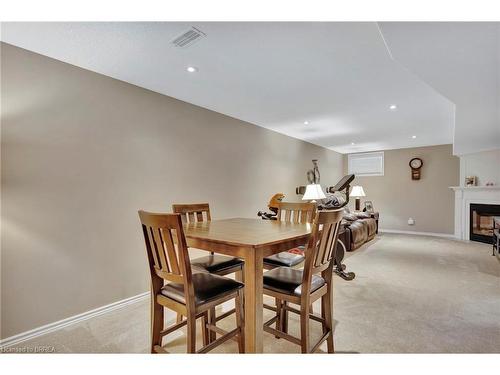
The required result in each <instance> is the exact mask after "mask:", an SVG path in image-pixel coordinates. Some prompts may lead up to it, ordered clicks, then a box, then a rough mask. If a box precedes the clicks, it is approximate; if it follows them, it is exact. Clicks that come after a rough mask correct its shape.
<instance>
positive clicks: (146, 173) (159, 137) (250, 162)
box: [1, 44, 382, 338]
mask: <svg viewBox="0 0 500 375" xmlns="http://www.w3.org/2000/svg"><path fill="white" fill-rule="evenodd" d="M1 53H2V56H1V63H2V71H1V72H2V91H1V94H2V103H1V104H2V113H1V116H2V117H1V120H2V143H1V146H2V149H1V157H2V160H1V167H2V175H1V177H2V186H1V188H2V190H1V198H2V206H3V207H2V232H1V234H2V239H1V241H2V242H1V245H2V254H1V256H2V259H1V260H2V263H1V267H2V268H1V273H2V274H1V281H2V284H1V288H2V289H1V313H2V317H1V337H2V338H5V337H9V336H12V335H14V334H17V333H20V332H23V331H26V330H29V329H32V328H35V327H38V326H41V325H44V324H47V323H50V322H54V321H56V320H59V319H63V318H66V317H69V316H72V315H74V314H78V313H82V312H84V311H87V310H89V309H93V308H96V307H99V306H102V305H105V304H108V303H111V302H114V301H117V300H120V299H123V298H126V297H130V296H133V295H136V294H139V293H141V292H144V291H146V290H147V289H148V287H149V279H148V277H149V276H148V273H147V272H148V270H147V265H146V255H145V249H144V245H143V240H142V238H141V231H140V227H139V220H138V216H137V210H138V209H146V210H152V211H169V210H170V205H171V204H172V203H173V202H202V201H206V202H210V204H211V207H212V210H213V215H212V216H213V217H214V218H215V219H217V218H226V217H238V216H239V217H256V212H257V211H258V210H259V209H264V208H266V204H267V201H268V199H269V197H270V196H271V195H272V194H273V193H275V192H283V193H285V194H286V195H287V198H288V200H296V197H295V196H294V193H293V192H294V188H295V186H297V185H299V184H304V183H305V182H306V178H305V172H306V171H307V170H308V169H309V168H310V167H311V159H313V158H318V159H319V160H320V169H321V173H322V182H323V183H324V184H328V183H335V182H336V181H337V180H338V179H339V178H340V177H341V175H342V172H343V170H342V169H343V164H342V160H343V158H342V155H340V154H338V153H335V152H333V151H329V150H326V149H324V148H321V147H317V146H314V145H312V144H309V143H306V142H302V141H299V140H296V139H293V138H289V137H286V136H283V135H280V134H278V133H274V132H272V131H268V130H265V129H263V128H260V127H257V126H254V125H251V124H248V123H245V122H242V121H239V120H236V119H234V118H230V117H227V116H224V115H221V114H219V113H215V112H212V111H209V110H206V109H203V108H200V107H196V106H193V105H191V104H188V103H185V102H181V101H178V100H175V99H173V98H170V97H166V96H163V95H160V94H157V93H154V92H151V91H147V90H144V89H141V88H139V87H135V86H133V85H130V84H127V83H124V82H121V81H117V80H114V79H111V78H108V77H105V76H102V75H99V74H95V73H92V72H89V71H86V70H84V69H80V68H77V67H74V66H71V65H68V64H65V63H62V62H59V61H56V60H52V59H49V58H47V57H44V56H41V55H37V54H34V53H31V52H28V51H25V50H22V49H19V48H16V47H13V46H10V45H7V44H2V45H1ZM367 190H368V191H370V188H368V189H367ZM374 201H375V204H376V205H377V206H378V205H379V204H380V203H379V202H378V201H377V200H376V199H375V198H374ZM380 206H381V205H380ZM380 208H382V207H380Z"/></svg>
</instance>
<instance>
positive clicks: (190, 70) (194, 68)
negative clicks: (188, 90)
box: [186, 66, 198, 73]
mask: <svg viewBox="0 0 500 375" xmlns="http://www.w3.org/2000/svg"><path fill="white" fill-rule="evenodd" d="M186 70H187V71H188V72H189V73H194V72H197V71H198V68H197V67H195V66H188V67H187V68H186Z"/></svg>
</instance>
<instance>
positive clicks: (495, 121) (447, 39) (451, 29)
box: [380, 22, 500, 154]
mask: <svg viewBox="0 0 500 375" xmlns="http://www.w3.org/2000/svg"><path fill="white" fill-rule="evenodd" d="M380 29H381V31H382V34H383V35H384V39H385V40H386V42H387V44H388V46H389V49H390V52H391V53H392V55H393V57H394V59H396V60H397V61H399V62H400V63H401V64H403V65H404V66H405V67H407V68H408V69H410V70H411V71H412V72H414V73H415V74H417V75H418V76H419V77H421V78H422V79H424V80H425V81H426V82H427V83H429V84H430V85H431V86H432V87H434V88H435V89H436V90H438V91H439V92H441V93H442V94H443V95H444V96H446V97H447V98H448V99H450V100H451V101H453V102H454V103H455V104H456V120H455V138H454V153H455V154H466V153H471V152H477V151H482V150H491V149H499V148H500V23H498V22H496V23H477V22H414V23H412V22H406V23H405V22H393V23H380Z"/></svg>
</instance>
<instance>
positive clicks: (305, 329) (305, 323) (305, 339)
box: [300, 303, 310, 353]
mask: <svg viewBox="0 0 500 375" xmlns="http://www.w3.org/2000/svg"><path fill="white" fill-rule="evenodd" d="M300 342H301V348H302V353H309V346H310V345H309V304H308V303H307V304H301V306H300Z"/></svg>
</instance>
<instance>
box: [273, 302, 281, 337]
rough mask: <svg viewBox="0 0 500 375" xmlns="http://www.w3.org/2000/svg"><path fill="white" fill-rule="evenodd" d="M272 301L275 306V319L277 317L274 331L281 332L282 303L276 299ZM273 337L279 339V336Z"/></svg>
mask: <svg viewBox="0 0 500 375" xmlns="http://www.w3.org/2000/svg"><path fill="white" fill-rule="evenodd" d="M274 301H275V304H276V317H277V319H276V330H278V331H281V304H282V301H281V300H280V299H278V298H275V299H274ZM274 337H276V338H277V339H279V338H280V337H279V336H274Z"/></svg>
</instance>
